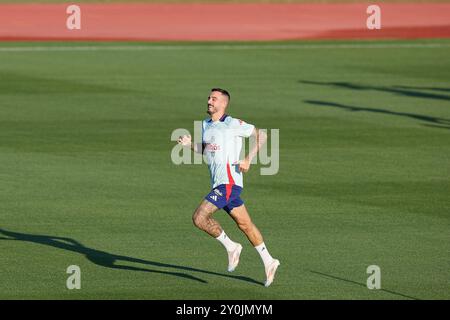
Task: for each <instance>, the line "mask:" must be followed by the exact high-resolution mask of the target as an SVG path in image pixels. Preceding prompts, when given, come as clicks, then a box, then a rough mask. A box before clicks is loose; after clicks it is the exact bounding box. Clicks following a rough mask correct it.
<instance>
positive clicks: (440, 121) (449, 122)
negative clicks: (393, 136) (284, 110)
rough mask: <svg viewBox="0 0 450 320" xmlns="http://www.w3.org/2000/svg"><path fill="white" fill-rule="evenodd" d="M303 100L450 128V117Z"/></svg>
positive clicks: (325, 105)
mask: <svg viewBox="0 0 450 320" xmlns="http://www.w3.org/2000/svg"><path fill="white" fill-rule="evenodd" d="M303 101H304V102H306V103H309V104H313V105H316V106H324V107H334V108H340V109H344V110H346V111H352V112H356V111H365V112H374V113H383V114H388V115H392V116H399V117H407V118H412V119H416V120H421V121H425V122H428V123H431V124H427V125H426V126H430V127H438V128H445V129H450V119H444V118H437V117H430V116H424V115H420V114H414V113H407V112H395V111H390V110H386V109H374V108H365V107H354V106H349V105H345V104H342V103H336V102H326V101H317V100H303Z"/></svg>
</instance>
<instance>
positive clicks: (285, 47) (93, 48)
mask: <svg viewBox="0 0 450 320" xmlns="http://www.w3.org/2000/svg"><path fill="white" fill-rule="evenodd" d="M449 47H450V43H392V44H389V43H379V44H376V43H367V44H362V43H361V44H356V43H355V44H267V45H264V44H249V45H246V44H230V45H218V44H209V45H151V44H149V45H146V46H143V45H133V44H130V45H114V46H109V45H104V46H98V45H97V46H95V45H94V46H91V45H86V46H42V45H41V46H23V47H2V46H1V45H0V52H36V51H45V52H48V51H144V50H145V51H160V50H162V51H165V50H169V51H170V50H302V49H391V48H392V49H410V48H449Z"/></svg>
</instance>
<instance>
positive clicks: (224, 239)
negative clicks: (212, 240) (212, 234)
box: [216, 230, 237, 251]
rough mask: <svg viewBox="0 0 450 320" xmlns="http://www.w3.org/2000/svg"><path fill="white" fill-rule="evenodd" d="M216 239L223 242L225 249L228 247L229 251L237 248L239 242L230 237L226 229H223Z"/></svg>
mask: <svg viewBox="0 0 450 320" xmlns="http://www.w3.org/2000/svg"><path fill="white" fill-rule="evenodd" d="M216 239H217V240H219V241H220V243H222V244H223V246H224V247H225V249H227V251H233V250H234V249H236V245H237V243H236V242H234V241H232V240H231V239H230V238H228V236H227V234H226V233H225V231H223V230H222V233H221V234H220V236H218V237H217V238H216Z"/></svg>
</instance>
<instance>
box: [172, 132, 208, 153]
mask: <svg viewBox="0 0 450 320" xmlns="http://www.w3.org/2000/svg"><path fill="white" fill-rule="evenodd" d="M178 144H181V145H182V146H183V147H190V148H191V149H192V151H194V152H197V153H203V149H204V146H203V144H202V143H193V142H192V139H191V136H190V135H188V136H180V137H179V138H178Z"/></svg>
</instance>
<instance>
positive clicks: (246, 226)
mask: <svg viewBox="0 0 450 320" xmlns="http://www.w3.org/2000/svg"><path fill="white" fill-rule="evenodd" d="M238 227H239V229H241V230H242V231H243V232H245V233H247V232H250V231H251V230H252V229H253V228H254V224H253V222H252V221H251V220H247V219H246V220H242V221H238Z"/></svg>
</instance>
